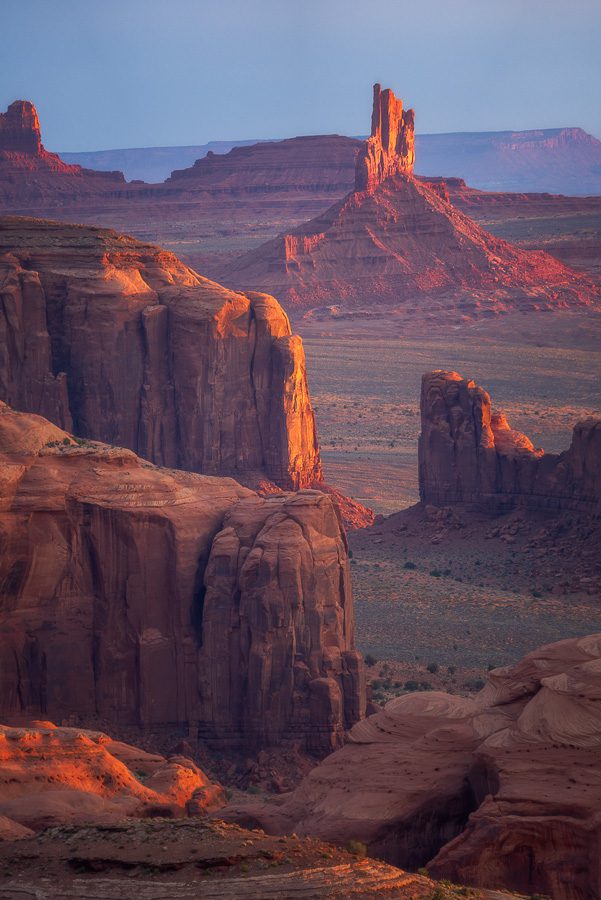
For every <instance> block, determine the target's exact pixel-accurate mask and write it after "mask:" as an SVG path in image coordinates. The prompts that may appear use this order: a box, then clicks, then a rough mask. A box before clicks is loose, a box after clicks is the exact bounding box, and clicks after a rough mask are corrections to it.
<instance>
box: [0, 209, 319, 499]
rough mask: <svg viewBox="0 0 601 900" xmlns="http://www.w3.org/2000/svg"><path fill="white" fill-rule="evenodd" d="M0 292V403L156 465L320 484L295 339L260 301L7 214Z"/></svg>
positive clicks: (151, 259)
mask: <svg viewBox="0 0 601 900" xmlns="http://www.w3.org/2000/svg"><path fill="white" fill-rule="evenodd" d="M0 290H1V292H2V297H3V306H2V311H1V312H0V335H1V337H2V345H3V348H4V350H3V353H2V355H1V356H0V398H1V399H3V400H4V401H5V402H7V403H9V404H11V405H12V406H15V407H17V408H19V409H22V410H27V411H30V412H36V413H39V414H41V415H44V416H46V417H47V418H49V419H51V420H52V421H54V422H56V424H58V425H60V426H61V427H65V428H68V429H69V430H71V429H72V430H74V431H75V432H76V433H77V434H79V435H81V436H83V437H90V438H96V439H98V440H103V441H106V442H108V443H111V444H116V445H119V446H123V447H129V448H131V449H132V450H135V451H136V452H137V453H140V454H141V455H142V456H144V457H146V458H147V459H150V460H152V461H153V462H155V463H157V464H160V465H164V466H173V467H178V468H183V469H186V470H190V471H197V472H203V473H207V474H227V475H232V476H234V477H237V478H239V479H243V480H253V479H254V478H261V477H263V478H267V479H270V480H271V481H273V482H275V483H276V484H277V485H279V486H280V487H283V488H288V489H290V488H293V489H296V488H299V487H304V486H307V485H310V484H313V483H314V482H318V481H320V480H321V477H322V471H321V460H320V455H319V447H318V443H317V434H316V429H315V418H314V415H313V410H312V407H311V402H310V398H309V391H308V386H307V375H306V369H305V356H304V350H303V345H302V341H301V339H300V338H299V337H297V336H296V335H293V334H292V333H291V329H290V323H289V320H288V317H287V316H286V314H285V313H284V311H283V310H282V308H281V307H280V305H279V304H278V303H277V301H276V300H274V298H273V297H269V296H267V295H265V294H257V293H243V292H236V291H230V290H226V289H225V288H224V287H222V286H221V285H219V284H216V283H215V282H212V281H209V280H208V279H206V278H203V277H202V276H200V275H198V274H197V273H196V272H194V271H193V270H191V269H189V268H188V267H187V266H185V265H184V264H183V263H181V262H180V261H179V260H178V259H177V257H175V256H174V255H173V254H171V253H168V252H166V251H164V250H161V249H160V248H158V247H155V246H152V245H149V244H144V243H141V242H139V241H136V240H134V239H133V238H129V237H127V236H124V235H120V234H118V233H117V232H114V231H106V230H101V229H95V228H85V227H81V226H79V227H78V226H71V225H61V224H59V223H52V222H45V221H43V220H35V219H18V218H6V219H3V220H1V221H0Z"/></svg>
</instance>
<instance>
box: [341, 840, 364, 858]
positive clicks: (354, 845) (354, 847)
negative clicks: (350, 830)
mask: <svg viewBox="0 0 601 900" xmlns="http://www.w3.org/2000/svg"><path fill="white" fill-rule="evenodd" d="M346 849H347V850H348V852H349V853H352V854H353V856H357V857H358V858H359V859H363V858H364V857H365V856H367V845H366V844H364V843H363V841H349V842H348V844H347V845H346Z"/></svg>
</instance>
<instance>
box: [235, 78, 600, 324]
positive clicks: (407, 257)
mask: <svg viewBox="0 0 601 900" xmlns="http://www.w3.org/2000/svg"><path fill="white" fill-rule="evenodd" d="M413 165H414V142H413V112H412V111H411V110H408V111H406V112H403V109H402V103H401V101H400V100H397V99H396V98H395V97H394V94H392V92H391V91H381V90H380V87H379V85H376V86H375V91H374V112H373V120H372V136H371V137H370V138H369V140H368V141H367V143H366V144H365V145H364V147H363V148H362V150H360V151H359V155H358V157H357V167H356V180H355V190H354V191H353V192H351V193H350V194H348V195H347V196H346V197H345V198H344V199H342V200H340V201H338V202H337V203H336V204H334V205H333V206H332V207H331V208H330V209H328V210H327V211H326V212H324V213H322V214H321V215H319V216H317V217H316V218H314V219H312V220H311V221H309V222H307V223H306V224H304V225H301V226H300V227H298V228H296V229H294V230H292V231H289V232H287V233H284V234H281V235H280V236H279V237H277V238H275V239H274V240H271V241H268V242H267V243H265V244H263V245H261V246H260V247H258V248H256V249H255V250H251V251H249V252H248V253H247V254H245V255H244V256H242V257H240V258H239V259H238V260H235V261H234V262H233V263H232V264H231V265H230V266H229V267H228V268H227V269H226V271H225V272H224V274H223V279H224V280H225V282H226V283H227V284H232V285H234V286H236V285H246V286H247V287H248V286H250V287H253V288H255V289H259V290H268V291H270V292H272V293H274V294H275V295H276V296H277V297H279V298H280V299H281V300H282V301H286V302H288V303H290V304H291V305H293V306H298V307H301V308H306V307H312V308H313V307H319V306H330V305H333V304H336V305H337V306H340V307H343V308H345V309H346V310H355V311H361V312H363V313H364V312H365V311H369V312H370V313H373V307H374V306H375V305H384V306H386V307H388V308H389V309H391V308H392V309H394V310H395V311H396V312H397V313H398V314H404V315H405V316H406V317H407V318H408V319H409V320H411V321H417V322H419V321H421V320H423V319H426V320H429V321H431V320H439V319H441V318H445V317H446V318H447V319H448V318H449V317H450V318H452V320H453V321H455V322H457V321H459V322H461V321H462V320H466V319H470V318H474V317H478V316H481V315H495V314H498V313H502V312H507V311H510V310H514V309H520V310H530V309H534V310H536V309H554V308H565V307H571V306H578V305H594V306H596V307H600V306H601V292H600V290H599V288H598V287H596V286H595V285H594V284H593V283H592V282H591V281H589V280H588V279H587V278H585V277H584V276H582V275H579V274H577V273H576V272H574V271H573V270H571V269H569V268H567V266H565V265H564V264H562V263H560V262H559V261H558V260H557V259H554V258H553V257H551V256H549V255H548V254H545V253H542V252H534V251H530V252H527V251H524V250H521V249H518V248H517V247H514V246H512V245H511V244H509V243H507V242H506V241H503V240H501V239H499V238H496V237H493V236H492V235H491V234H489V233H488V232H486V231H484V230H483V229H482V228H481V227H480V226H479V225H477V224H476V223H475V222H474V221H472V220H471V219H470V218H468V216H467V215H465V214H464V213H462V212H460V211H459V210H458V209H456V208H455V207H454V206H453V205H452V204H451V203H450V201H449V191H448V188H447V187H446V185H445V183H444V182H443V181H442V180H440V179H439V180H434V181H425V180H423V179H416V178H414V177H413V175H412V171H413Z"/></svg>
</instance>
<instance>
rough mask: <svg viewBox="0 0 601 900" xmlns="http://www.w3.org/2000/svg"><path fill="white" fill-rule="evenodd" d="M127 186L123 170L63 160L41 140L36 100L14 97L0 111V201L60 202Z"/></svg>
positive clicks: (22, 202)
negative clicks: (47, 148) (3, 111)
mask: <svg viewBox="0 0 601 900" xmlns="http://www.w3.org/2000/svg"><path fill="white" fill-rule="evenodd" d="M124 186H125V178H124V177H123V174H122V173H121V172H97V171H94V170H92V169H83V168H82V167H81V166H77V165H70V164H69V163H66V162H63V160H62V159H61V158H60V157H59V156H57V154H56V153H49V152H48V150H46V149H45V148H44V145H43V144H42V138H41V134H40V123H39V120H38V114H37V112H36V109H35V106H34V105H33V103H30V102H29V100H15V102H14V103H11V104H10V106H9V107H8V109H7V110H6V112H5V113H0V203H2V205H4V206H6V205H11V204H16V205H18V206H24V207H26V206H27V205H28V204H32V203H35V204H44V203H46V202H51V203H53V204H59V205H60V204H61V203H64V202H69V201H72V200H74V199H76V198H78V197H81V196H87V195H97V194H102V193H105V192H106V191H111V192H115V191H116V192H119V191H120V190H122V189H123V187H124Z"/></svg>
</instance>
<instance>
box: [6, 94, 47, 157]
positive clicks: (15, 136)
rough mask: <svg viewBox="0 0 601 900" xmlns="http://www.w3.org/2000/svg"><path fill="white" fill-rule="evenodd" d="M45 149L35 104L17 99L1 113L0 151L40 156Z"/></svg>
mask: <svg viewBox="0 0 601 900" xmlns="http://www.w3.org/2000/svg"><path fill="white" fill-rule="evenodd" d="M43 151H44V148H43V146H42V139H41V136H40V123H39V120H38V114H37V112H36V108H35V106H34V105H33V103H30V102H29V101H28V100H15V102H14V103H11V104H10V106H9V107H8V109H7V110H6V112H5V113H0V152H3V153H5V152H9V153H24V154H27V155H29V156H40V155H41V154H42V152H43Z"/></svg>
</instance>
